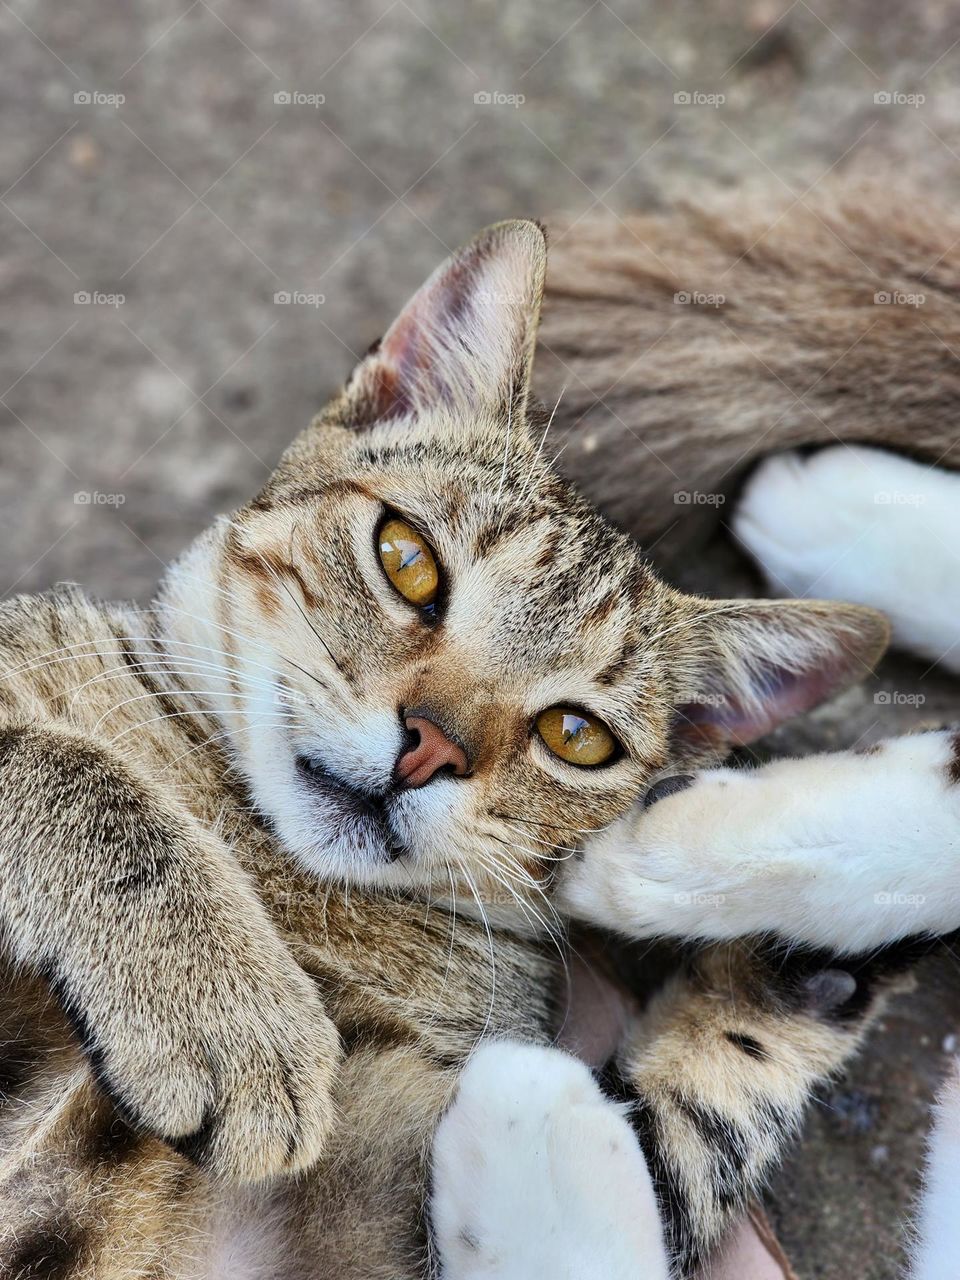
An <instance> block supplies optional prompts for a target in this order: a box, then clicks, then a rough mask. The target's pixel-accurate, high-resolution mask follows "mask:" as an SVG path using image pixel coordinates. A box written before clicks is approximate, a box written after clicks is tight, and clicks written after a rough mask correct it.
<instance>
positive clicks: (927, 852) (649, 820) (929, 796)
mask: <svg viewBox="0 0 960 1280" xmlns="http://www.w3.org/2000/svg"><path fill="white" fill-rule="evenodd" d="M684 781H685V782H687V783H688V785H686V786H685V787H680V788H678V789H677V790H675V791H674V792H673V793H672V794H667V795H666V796H664V798H663V799H660V800H657V801H656V803H653V804H648V805H647V806H646V807H644V806H642V805H641V806H637V807H636V808H635V809H634V810H633V811H632V812H631V813H630V814H628V815H627V816H626V817H625V818H624V819H622V820H621V821H620V822H618V823H615V824H613V826H611V827H610V828H609V829H608V830H606V831H605V832H604V833H603V834H602V835H600V836H598V837H597V838H596V840H595V841H593V842H591V843H590V844H589V845H588V846H587V847H586V849H585V851H584V855H583V857H582V858H581V859H580V860H579V861H577V862H574V861H571V863H570V865H569V867H566V868H564V880H563V883H562V884H561V885H560V887H559V894H560V902H561V904H562V906H563V908H564V909H565V910H566V911H568V912H569V913H570V914H572V915H574V916H575V917H577V918H579V919H584V920H587V921H589V922H590V923H592V924H596V925H601V926H604V927H606V928H609V929H612V930H614V931H616V932H619V933H622V934H626V935H627V936H629V937H632V938H646V937H653V936H656V935H668V936H672V937H680V938H684V939H687V940H689V939H693V938H701V939H710V940H716V941H720V940H725V939H732V938H737V937H745V936H748V935H752V934H760V933H772V934H776V935H777V936H778V937H781V938H784V939H785V940H789V941H791V942H795V943H804V944H806V945H808V946H814V947H825V948H828V949H830V950H831V951H835V952H844V953H850V954H858V953H860V952H863V951H866V950H867V949H868V948H871V947H876V946H882V945H886V944H889V943H891V942H895V941H897V940H898V939H900V938H905V937H909V936H911V935H916V934H921V933H929V934H942V933H948V932H952V931H953V930H954V929H957V928H960V732H957V731H953V730H940V731H937V732H928V733H917V734H909V735H907V736H905V737H902V738H894V739H890V740H888V741H886V742H881V743H877V744H876V745H875V746H872V747H869V748H867V749H866V750H864V751H862V752H857V751H839V752H831V753H829V754H824V755H817V756H807V757H805V758H804V759H800V760H775V761H773V762H772V763H770V764H767V765H763V766H762V767H760V768H757V769H732V768H719V769H709V770H705V771H703V772H702V773H700V774H697V775H696V776H695V777H693V778H689V779H685V780H684Z"/></svg>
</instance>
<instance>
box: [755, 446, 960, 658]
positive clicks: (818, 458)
mask: <svg viewBox="0 0 960 1280" xmlns="http://www.w3.org/2000/svg"><path fill="white" fill-rule="evenodd" d="M733 530H734V533H735V535H736V537H737V538H738V540H739V541H740V542H741V543H742V544H743V546H744V547H745V548H746V550H747V551H748V552H749V553H750V555H752V556H753V558H754V559H755V560H756V561H757V563H758V565H759V566H760V568H761V569H762V571H763V573H764V574H765V576H766V578H767V579H768V581H769V583H770V586H771V589H772V590H773V591H774V593H776V594H778V595H783V594H788V595H795V596H807V597H818V598H823V599H832V600H849V601H852V602H854V603H856V604H866V605H871V606H873V607H874V608H876V609H881V610H883V612H884V613H886V614H887V615H888V616H889V617H890V620H891V623H892V626H893V636H894V640H895V641H896V642H897V643H898V644H900V645H903V646H905V647H906V648H909V649H912V650H914V651H915V652H918V653H921V654H924V655H926V656H927V657H930V658H932V659H934V660H936V661H943V662H944V664H945V665H946V666H948V667H950V668H951V669H953V670H960V643H958V642H960V631H958V626H957V618H956V610H955V608H954V607H953V602H954V601H955V600H957V599H958V598H960V561H958V559H957V556H956V550H955V549H956V547H957V545H958V542H960V476H958V475H957V474H956V473H953V472H948V471H943V470H940V469H938V468H936V467H928V466H925V465H923V464H922V463H919V462H914V461H913V460H912V459H909V458H902V457H899V456H897V455H896V454H892V453H886V452H884V451H883V450H880V449H872V448H867V447H864V446H847V445H838V446H836V447H831V448H826V449H822V450H820V451H818V452H816V453H813V454H809V455H801V454H799V453H784V454H779V455H777V456H775V457H772V458H768V459H766V461H764V462H762V463H761V464H760V466H759V467H758V468H757V469H756V471H755V472H754V473H753V475H752V477H751V478H750V480H749V481H748V483H747V485H746V488H745V489H744V493H743V497H742V498H741V501H740V504H739V506H738V508H737V511H736V514H735V515H734V519H733Z"/></svg>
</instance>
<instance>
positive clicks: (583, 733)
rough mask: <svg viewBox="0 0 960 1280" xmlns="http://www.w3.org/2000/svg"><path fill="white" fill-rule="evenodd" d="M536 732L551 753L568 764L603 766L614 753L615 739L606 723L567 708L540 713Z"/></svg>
mask: <svg viewBox="0 0 960 1280" xmlns="http://www.w3.org/2000/svg"><path fill="white" fill-rule="evenodd" d="M537 733H539V735H540V737H541V738H542V739H543V741H544V742H545V743H546V745H547V746H548V747H549V748H550V750H551V751H552V752H553V754H554V755H555V756H559V757H560V759H561V760H566V761H567V763H568V764H581V765H594V764H606V762H607V761H608V760H609V759H610V758H611V757H612V756H613V755H614V753H615V752H616V750H617V740H616V738H615V737H614V736H613V734H612V733H611V732H610V730H609V729H608V728H607V726H606V725H605V724H603V723H602V722H601V721H600V720H598V719H597V718H596V717H595V716H591V715H588V714H587V713H586V712H585V711H572V710H571V709H570V708H569V707H550V708H549V710H547V711H541V712H540V714H539V715H538V716H537Z"/></svg>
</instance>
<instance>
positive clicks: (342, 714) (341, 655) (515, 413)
mask: <svg viewBox="0 0 960 1280" xmlns="http://www.w3.org/2000/svg"><path fill="white" fill-rule="evenodd" d="M544 265H545V248H544V241H543V236H542V233H541V232H540V230H539V229H538V228H537V227H536V226H535V225H533V224H531V223H508V224H500V225H499V226H497V227H494V228H491V229H490V230H489V231H487V232H485V233H484V234H483V235H481V236H480V237H478V238H477V240H475V241H473V242H472V243H471V244H470V245H468V246H467V247H466V249H464V250H462V251H461V252H460V253H459V254H458V255H456V256H455V257H454V258H453V259H452V260H451V261H450V262H448V263H446V264H444V266H443V267H441V268H440V270H439V271H438V272H437V273H435V275H434V276H433V277H431V279H430V280H429V281H428V282H427V284H426V285H424V287H423V288H422V289H421V290H420V292H419V293H418V294H417V295H416V296H415V297H414V299H413V300H412V301H411V302H410V303H409V304H408V306H407V307H406V308H405V310H404V311H403V313H402V314H401V316H400V317H399V318H398V320H397V321H396V322H395V323H394V325H393V326H392V327H391V329H390V330H389V331H388V333H387V334H386V336H385V338H384V339H383V340H382V342H381V343H380V344H379V346H378V348H377V349H376V350H375V351H374V352H372V353H371V354H370V355H369V356H368V357H367V359H366V360H365V361H364V362H363V363H362V364H361V366H360V367H359V369H358V370H357V371H356V373H355V374H354V376H353V378H352V379H351V382H350V383H349V384H348V386H347V388H346V389H345V390H344V392H343V393H342V395H341V396H340V397H339V398H338V399H337V400H336V401H334V403H333V404H332V405H331V406H329V407H328V409H327V410H326V411H325V412H324V413H322V414H321V415H320V417H319V418H318V419H317V420H316V421H315V422H314V424H313V425H312V426H311V428H310V429H309V430H308V431H307V432H306V433H305V434H304V435H303V436H301V437H300V438H299V439H298V440H297V441H296V442H295V443H294V445H293V446H292V447H291V448H290V450H289V451H288V452H287V454H286V455H285V456H284V458H283V459H282V460H281V464H280V467H279V469H278V471H277V473H276V475H275V476H274V477H273V479H272V480H271V482H270V483H269V484H268V486H267V488H266V489H265V490H264V491H263V493H262V494H261V495H260V496H259V497H258V498H257V499H256V500H255V501H254V502H253V503H252V504H251V505H250V506H249V507H248V508H246V509H244V510H243V511H241V512H240V513H239V514H238V515H237V516H236V517H235V518H234V519H233V520H232V521H230V522H229V523H226V524H224V525H223V526H222V527H221V528H220V530H219V532H218V533H217V534H216V539H215V554H214V555H212V556H210V555H208V558H207V561H206V566H207V567H206V568H205V570H204V573H205V574H206V575H207V576H208V577H209V578H210V589H208V590H207V606H206V613H207V614H210V613H211V611H215V615H216V623H217V628H216V633H215V639H216V645H215V647H216V648H217V649H219V650H221V651H223V652H224V653H229V654H231V655H234V656H233V658H232V660H231V662H230V664H229V672H230V679H231V682H232V690H231V694H230V695H226V696H225V697H224V699H223V702H222V704H221V706H220V707H219V708H218V709H219V710H221V711H223V712H225V713H227V714H224V715H223V723H224V727H225V730H226V731H227V732H228V733H229V735H230V739H231V743H232V746H233V749H234V752H235V754H236V757H237V760H238V763H239V765H240V767H241V768H242V770H243V773H244V774H245V777H246V780H247V783H248V785H249V789H250V791H251V794H252V797H253V800H254V802H255V803H256V805H257V806H258V807H259V808H260V810H261V811H262V812H264V813H265V814H266V815H267V816H268V817H269V819H270V820H271V822H272V823H273V824H274V826H275V828H276V830H277V832H278V834H279V836H280V838H281V840H282V841H283V843H284V844H285V845H286V847H287V848H288V849H289V850H290V851H291V852H292V853H294V854H295V855H296V856H297V857H299V858H300V859H301V860H303V861H304V862H305V863H306V864H307V865H308V866H310V867H311V868H313V869H314V870H316V871H317V872H318V873H319V874H320V875H322V876H324V877H325V878H333V879H343V880H346V881H350V882H355V883H363V884H375V885H383V886H395V887H398V888H408V887H414V888H417V889H424V888H428V889H430V890H431V891H432V892H440V893H445V894H452V895H455V896H457V897H461V896H466V897H469V896H470V895H476V896H477V897H478V898H480V899H481V900H482V901H483V902H484V903H485V905H486V906H487V907H488V908H489V906H490V905H491V904H499V905H501V906H503V907H505V908H508V909H509V908H512V907H516V908H517V909H518V910H519V911H520V912H521V914H522V913H523V912H524V911H526V912H527V913H530V912H532V913H534V918H535V917H536V915H537V914H538V913H539V912H538V905H537V904H538V900H540V907H541V908H542V895H543V894H544V893H549V892H550V891H551V889H552V888H553V887H554V886H556V885H557V884H558V883H559V882H560V881H561V880H562V876H563V871H564V865H565V863H567V862H568V861H569V860H570V859H572V858H578V857H581V856H583V854H584V850H585V849H586V856H589V836H590V833H592V832H594V831H597V830H599V829H600V828H602V827H604V826H605V825H607V824H608V823H610V822H611V821H612V820H613V819H615V818H616V817H617V816H618V815H620V814H621V813H622V812H623V811H624V810H625V809H626V808H627V807H628V806H629V804H630V803H631V802H632V801H633V800H634V799H635V798H636V797H637V795H638V794H639V793H640V792H641V791H642V790H643V789H644V788H645V787H646V786H647V785H648V783H650V782H651V781H652V780H653V779H655V778H656V777H658V776H662V775H663V774H664V772H665V771H670V770H672V769H674V768H676V767H679V766H684V765H689V764H690V763H691V762H693V761H696V760H699V759H707V758H713V757H715V756H716V754H718V753H719V752H720V751H722V750H723V749H724V747H725V746H727V745H729V744H730V743H733V742H742V741H746V740H749V739H750V738H751V737H754V736H756V735H757V734H759V733H761V732H763V731H765V730H766V729H767V728H769V727H770V726H771V725H772V724H773V723H775V722H776V721H777V720H778V719H780V718H782V717H783V716H784V715H787V714H791V713H793V712H795V711H799V710H802V709H804V708H805V707H807V706H810V705H811V704H812V703H813V702H815V701H816V700H818V699H819V698H821V697H823V696H825V695H826V694H827V693H828V692H830V691H832V690H833V689H834V688H836V687H837V686H838V685H840V684H842V683H844V682H846V681H849V680H851V679H854V678H856V677H857V676H858V675H859V674H861V673H862V671H863V670H864V669H865V666H866V664H868V663H869V662H871V661H872V660H874V659H875V658H876V656H878V654H879V651H880V650H881V649H882V647H883V637H884V632H883V625H882V623H880V622H879V621H878V617H877V615H873V614H871V613H870V611H867V610H862V609H857V608H855V607H853V606H849V607H847V606H825V605H817V604H812V603H810V602H803V603H799V602H791V603H783V604H780V603H773V602H769V603H768V602H747V601H733V602H730V601H727V602H717V601H706V600H700V599H696V598H693V597H688V596H685V595H682V594H681V593H679V592H677V591H674V590H673V589H671V588H670V587H668V586H666V585H665V584H663V583H661V582H660V581H659V580H658V579H657V578H656V577H655V575H654V574H653V573H652V572H651V570H650V569H649V568H648V567H647V565H646V564H645V563H644V561H643V558H642V556H641V553H640V551H639V549H638V548H637V547H636V545H635V544H634V543H633V542H632V541H631V540H630V539H628V538H627V537H626V536H625V535H623V534H621V533H620V532H618V531H617V530H615V529H614V528H613V527H611V526H610V525H609V524H608V523H607V522H606V521H605V520H604V519H603V518H602V517H601V516H600V515H599V514H598V513H597V512H595V511H594V510H593V509H591V508H590V507H589V506H587V504H585V503H584V502H583V501H582V500H581V499H580V498H579V497H578V496H577V495H576V494H575V493H574V492H573V491H572V490H571V489H570V488H569V487H568V486H567V485H566V484H565V483H563V482H562V481H561V480H560V479H559V478H558V477H557V475H556V474H555V473H554V471H553V470H552V468H551V467H550V466H549V465H548V462H547V461H546V455H547V454H549V452H550V450H549V447H548V445H547V444H545V441H544V437H545V435H546V434H547V433H546V430H545V429H546V426H547V419H546V416H545V415H544V414H543V412H542V410H541V409H540V408H539V407H538V406H535V405H533V404H532V403H531V399H530V393H529V381H530V366H531V362H532V355H533V345H534V336H535V330H536V320H537V315H538V309H539V304H540V297H541V292H542V288H543V275H544ZM625 465H637V466H639V465H642V459H640V458H638V459H637V460H636V462H635V463H633V464H631V463H629V461H628V460H625ZM174 585H175V584H174ZM184 589H187V588H186V587H184ZM192 589H193V590H195V589H196V588H195V587H194V588H192ZM190 612H192V613H193V615H194V616H197V606H196V605H195V606H194V608H193V609H192V610H190ZM208 643H211V647H214V645H213V644H212V642H211V641H209V640H208Z"/></svg>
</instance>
